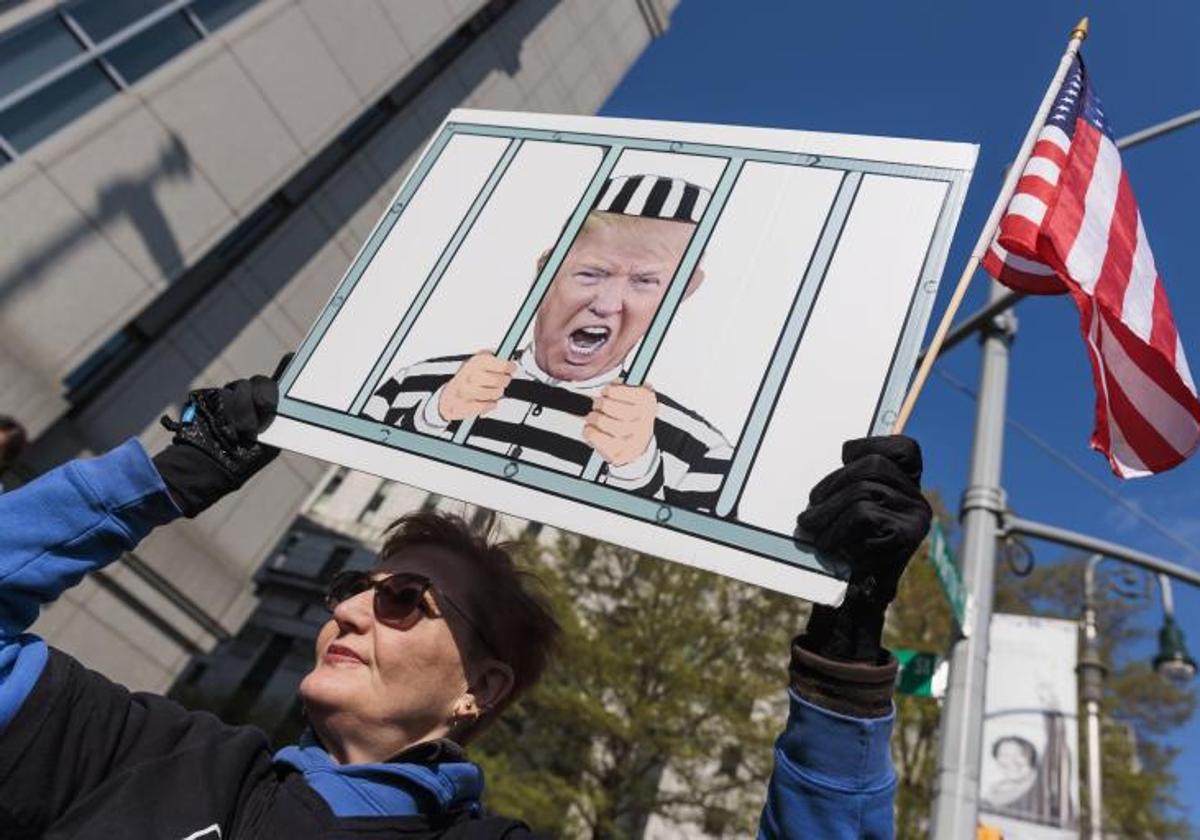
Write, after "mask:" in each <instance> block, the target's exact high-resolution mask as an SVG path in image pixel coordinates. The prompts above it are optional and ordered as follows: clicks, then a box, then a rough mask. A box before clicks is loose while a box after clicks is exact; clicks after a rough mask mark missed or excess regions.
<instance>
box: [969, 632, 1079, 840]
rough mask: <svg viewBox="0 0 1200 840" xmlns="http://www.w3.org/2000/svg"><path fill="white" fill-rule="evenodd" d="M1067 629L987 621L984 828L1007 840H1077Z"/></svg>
mask: <svg viewBox="0 0 1200 840" xmlns="http://www.w3.org/2000/svg"><path fill="white" fill-rule="evenodd" d="M1078 637H1079V630H1078V626H1077V625H1076V624H1075V622H1073V621H1063V620H1061V619H1054V618H1033V617H1031V616H1024V615H1003V614H999V613H998V614H996V615H993V616H992V625H991V636H990V640H991V641H990V645H991V647H990V650H989V653H988V671H987V700H986V712H985V716H984V724H983V766H982V768H981V774H980V783H979V799H980V806H979V810H980V812H981V814H986V816H983V817H981V820H982V822H985V823H987V824H988V825H991V826H995V827H996V828H999V829H1001V831H1002V832H1003V834H1004V838H1005V840H1069V838H1077V837H1078V836H1079V829H1078V823H1079V737H1078V736H1079V720H1078V716H1077V714H1076V708H1077V700H1076V683H1075V663H1076V651H1077V646H1078Z"/></svg>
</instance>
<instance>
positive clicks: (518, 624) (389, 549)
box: [379, 511, 562, 737]
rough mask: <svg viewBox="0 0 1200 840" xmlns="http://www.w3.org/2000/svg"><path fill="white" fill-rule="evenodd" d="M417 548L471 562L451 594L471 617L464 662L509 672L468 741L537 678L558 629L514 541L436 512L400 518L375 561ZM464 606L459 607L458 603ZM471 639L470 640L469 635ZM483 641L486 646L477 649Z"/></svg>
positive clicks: (555, 643)
mask: <svg viewBox="0 0 1200 840" xmlns="http://www.w3.org/2000/svg"><path fill="white" fill-rule="evenodd" d="M420 546H436V547H439V548H442V549H444V550H447V551H449V552H451V553H452V554H453V555H454V556H456V557H458V558H460V559H462V560H463V561H464V562H466V563H468V564H470V566H471V568H472V569H473V571H474V572H475V574H473V575H471V576H470V578H469V584H468V589H469V590H470V591H468V592H462V593H459V592H456V593H454V595H455V596H456V601H455V603H456V605H458V606H460V607H461V608H462V609H463V610H464V611H465V612H466V613H467V615H468V617H469V618H470V621H471V623H472V624H473V625H474V628H475V630H476V631H477V634H475V635H478V636H482V637H483V638H482V640H479V639H473V642H472V643H471V644H470V645H469V646H468V649H467V650H464V651H463V657H464V659H467V660H470V659H473V658H475V657H477V656H487V655H488V654H489V651H490V655H491V656H493V657H495V658H498V659H500V660H501V661H502V662H504V663H505V664H506V665H508V666H509V667H510V668H512V672H513V686H512V691H511V692H510V693H509V695H508V696H507V697H506V698H505V699H504V700H503V701H502V702H501V703H500V704H498V705H497V706H495V707H493V708H491V709H488V710H487V712H486V713H485V714H484V716H483V717H482V718H481V719H480V721H479V723H478V724H476V725H475V726H473V727H471V731H470V732H469V733H468V737H471V736H474V735H475V734H478V732H479V731H481V730H482V729H483V728H484V727H485V726H487V725H488V724H489V723H490V722H491V721H492V720H494V719H495V718H496V717H497V716H498V715H499V713H500V712H501V711H503V709H504V708H506V707H507V706H508V705H509V704H510V703H512V702H513V701H514V700H516V699H517V698H518V697H520V696H521V695H522V694H524V693H525V692H526V691H528V690H529V689H530V688H532V687H533V686H534V685H535V684H536V683H537V682H538V680H540V679H541V677H542V674H543V672H545V670H546V666H547V665H548V664H549V663H550V658H551V656H552V655H553V654H554V651H555V650H556V648H557V647H558V642H559V638H560V636H561V635H562V628H561V627H560V626H559V624H558V620H557V619H556V618H555V617H554V612H553V610H552V609H551V607H550V604H549V601H548V600H547V598H546V595H545V592H544V590H543V587H542V583H541V581H540V580H539V579H538V578H537V576H536V575H534V574H533V573H532V572H530V571H528V570H526V569H522V568H521V567H520V566H518V565H517V564H516V562H515V561H514V560H513V557H512V553H511V552H512V550H513V549H514V548H515V544H514V543H510V542H499V541H494V540H492V539H491V536H490V534H489V533H487V532H486V531H485V532H480V531H478V530H476V529H474V528H472V527H471V526H470V525H469V524H468V523H467V522H466V520H464V519H463V518H462V517H461V516H455V515H453V514H449V513H442V512H440V511H421V512H419V513H410V514H407V515H405V516H402V517H400V518H399V519H397V520H396V521H395V522H393V523H392V524H391V525H389V526H388V529H387V531H386V532H385V540H384V544H383V549H382V550H381V551H380V554H379V556H380V559H381V560H388V559H390V558H393V557H395V556H396V555H398V554H399V553H400V552H402V551H404V550H407V549H411V548H416V547H420ZM460 600H461V601H465V603H462V604H458V601H460ZM472 638H473V637H472ZM480 641H482V642H483V643H484V644H485V645H486V646H485V647H481V646H480V645H479V642H480Z"/></svg>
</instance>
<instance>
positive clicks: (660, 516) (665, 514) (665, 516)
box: [654, 505, 671, 522]
mask: <svg viewBox="0 0 1200 840" xmlns="http://www.w3.org/2000/svg"><path fill="white" fill-rule="evenodd" d="M654 518H655V519H657V520H658V521H659V522H666V521H667V520H669V519H670V518H671V509H670V508H669V507H667V506H666V505H659V506H658V512H657V513H655V514H654Z"/></svg>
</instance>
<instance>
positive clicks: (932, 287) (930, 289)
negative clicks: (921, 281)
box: [925, 280, 937, 294]
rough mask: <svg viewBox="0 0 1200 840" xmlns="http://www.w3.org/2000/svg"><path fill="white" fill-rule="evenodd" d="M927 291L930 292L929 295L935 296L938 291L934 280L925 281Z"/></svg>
mask: <svg viewBox="0 0 1200 840" xmlns="http://www.w3.org/2000/svg"><path fill="white" fill-rule="evenodd" d="M925 291H926V292H928V293H929V294H933V293H934V292H936V291H937V283H936V282H934V281H933V280H926V281H925Z"/></svg>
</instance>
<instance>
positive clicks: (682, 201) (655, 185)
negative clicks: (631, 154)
mask: <svg viewBox="0 0 1200 840" xmlns="http://www.w3.org/2000/svg"><path fill="white" fill-rule="evenodd" d="M711 197H712V191H711V190H707V189H705V188H704V187H698V186H696V185H695V184H693V183H690V182H688V181H685V180H683V179H682V178H667V177H664V176H662V175H621V176H618V177H616V178H609V179H608V180H607V181H606V182H605V183H604V189H602V190H600V196H599V197H598V198H597V199H596V204H595V206H594V207H592V210H593V211H595V210H599V211H600V212H603V213H619V214H621V215H622V216H644V217H646V218H649V219H670V220H673V221H676V222H691V223H692V224H698V223H699V222H700V217H701V216H702V215H703V214H704V208H705V207H707V206H708V199H709V198H711Z"/></svg>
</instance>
